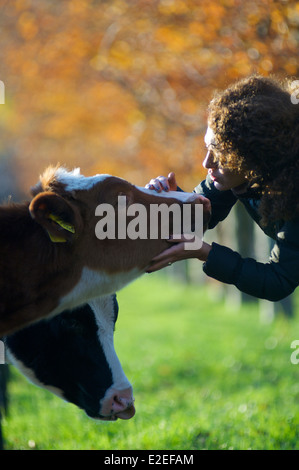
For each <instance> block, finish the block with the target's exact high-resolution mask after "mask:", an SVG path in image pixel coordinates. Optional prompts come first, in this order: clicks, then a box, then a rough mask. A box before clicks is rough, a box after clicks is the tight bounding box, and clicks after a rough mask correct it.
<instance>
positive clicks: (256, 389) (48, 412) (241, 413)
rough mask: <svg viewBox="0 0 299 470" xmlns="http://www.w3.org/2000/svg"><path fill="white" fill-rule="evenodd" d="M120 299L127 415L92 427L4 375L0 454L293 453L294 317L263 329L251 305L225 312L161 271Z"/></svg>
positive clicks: (298, 424) (296, 437) (297, 433)
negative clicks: (129, 398)
mask: <svg viewBox="0 0 299 470" xmlns="http://www.w3.org/2000/svg"><path fill="white" fill-rule="evenodd" d="M118 300H119V304H120V315H119V320H118V322H117V328H116V332H115V345H116V350H117V352H118V355H119V357H120V360H121V362H122V365H123V368H124V370H125V372H126V374H127V376H128V378H129V380H130V381H131V382H132V384H133V387H134V395H135V400H136V402H135V404H136V415H135V417H134V418H133V419H131V420H129V421H122V420H118V421H116V422H103V421H97V422H96V421H93V420H91V419H89V418H88V417H87V416H86V415H85V413H84V412H83V411H81V410H79V409H77V408H76V407H75V406H73V405H70V404H68V403H65V402H63V401H62V400H61V399H59V398H57V397H55V396H54V395H51V394H50V393H49V392H46V391H44V390H41V389H38V388H37V387H35V386H33V385H31V384H29V383H28V382H27V381H26V380H25V379H24V378H23V377H22V376H21V375H20V374H19V373H17V372H16V371H15V370H13V369H12V379H11V382H10V388H9V390H10V412H9V415H8V416H7V417H6V418H5V419H4V421H3V428H4V434H5V437H6V448H7V449H105V450H116V449H119V450H124V449H126V450H129V449H130V450H133V449H150V450H160V449H166V450H170V449H172V450H174V449H180V450H183V449H189V450H194V449H268V450H270V449H299V364H298V365H295V364H292V363H291V361H290V356H291V353H292V352H293V350H292V349H291V348H290V344H291V343H292V341H293V340H296V339H298V340H299V318H298V315H297V318H295V319H293V320H286V319H285V318H283V317H282V316H281V317H278V318H277V319H276V320H275V321H274V322H273V323H272V324H270V325H269V324H268V325H265V324H261V322H260V320H259V312H258V307H257V304H248V305H246V306H244V307H242V308H241V309H240V310H238V311H236V310H232V309H230V308H229V307H228V305H227V303H226V304H224V303H221V302H219V301H217V300H215V299H212V298H211V290H210V291H209V292H207V289H206V288H204V287H200V286H194V285H193V286H191V285H187V286H186V285H181V284H179V283H175V282H174V281H170V280H167V278H165V277H164V276H162V275H161V274H160V273H158V274H155V275H146V276H144V277H143V278H142V279H140V280H138V281H136V282H134V283H133V284H132V285H130V286H129V287H127V288H125V289H124V290H123V291H121V292H119V294H118ZM298 357H299V355H298Z"/></svg>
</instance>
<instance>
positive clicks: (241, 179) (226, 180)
mask: <svg viewBox="0 0 299 470" xmlns="http://www.w3.org/2000/svg"><path fill="white" fill-rule="evenodd" d="M205 144H206V147H207V149H208V153H207V155H206V158H205V159H204V161H203V166H204V167H205V168H206V169H207V170H208V174H209V175H210V177H211V179H212V180H213V181H214V185H215V188H216V189H218V190H219V191H226V190H228V189H235V190H236V191H238V189H243V187H245V185H246V183H247V180H246V178H245V176H244V175H242V174H241V173H237V172H235V171H232V170H229V169H226V168H225V166H222V165H221V164H220V163H219V152H217V146H216V142H215V135H214V132H213V131H212V129H211V128H210V127H208V129H207V132H206V135H205Z"/></svg>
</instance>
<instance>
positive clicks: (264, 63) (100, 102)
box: [0, 0, 299, 190]
mask: <svg viewBox="0 0 299 470" xmlns="http://www.w3.org/2000/svg"><path fill="white" fill-rule="evenodd" d="M0 28H1V31H2V33H1V39H2V41H1V49H0V63H1V72H0V79H1V80H2V81H3V82H4V83H5V87H6V88H5V90H6V103H5V105H2V106H1V107H0V129H1V144H0V151H1V155H2V156H3V155H7V154H9V155H11V156H12V157H11V158H13V161H14V166H15V168H16V169H18V173H19V174H21V178H20V180H21V185H22V186H23V188H28V186H29V185H31V184H33V183H34V182H35V180H36V177H37V174H38V173H39V172H41V171H42V169H43V168H44V167H45V166H46V165H48V164H50V163H57V162H58V161H59V162H60V163H63V164H66V165H67V166H69V167H74V166H80V167H81V168H82V171H83V172H84V173H85V174H92V173H112V174H117V175H119V176H122V177H124V178H127V179H129V180H131V181H132V182H135V183H136V184H140V185H142V184H145V183H146V182H147V181H148V180H149V179H150V178H151V177H153V176H156V175H158V174H167V173H168V172H169V171H170V170H174V171H176V173H177V178H178V181H179V183H180V185H181V186H182V187H184V188H186V189H189V190H190V189H192V187H194V186H195V185H196V184H197V182H198V180H199V179H200V178H202V177H203V176H204V171H203V169H202V166H201V162H202V160H203V157H204V153H205V149H204V144H203V135H204V132H205V127H206V108H207V105H208V102H209V100H210V99H211V97H212V94H213V90H214V89H215V88H223V87H226V86H227V85H228V84H229V83H231V81H233V80H236V79H239V78H240V77H243V76H246V75H248V74H250V73H252V72H259V73H262V74H263V75H268V74H271V73H275V74H280V75H294V76H296V75H297V76H298V70H299V56H298V46H299V7H298V3H297V2H296V1H292V0H290V1H286V0H249V1H247V2H242V1H241V0H220V1H219V0H211V1H209V2H206V1H204V0H130V1H128V2H123V1H121V0H72V1H70V2H53V1H52V0H39V1H38V2H35V1H33V0H16V1H14V2H9V1H5V0H0Z"/></svg>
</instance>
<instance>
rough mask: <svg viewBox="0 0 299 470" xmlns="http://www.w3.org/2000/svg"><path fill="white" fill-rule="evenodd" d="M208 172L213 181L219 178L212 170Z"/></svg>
mask: <svg viewBox="0 0 299 470" xmlns="http://www.w3.org/2000/svg"><path fill="white" fill-rule="evenodd" d="M208 173H209V175H210V177H211V179H212V180H213V181H216V180H217V178H216V176H215V175H213V172H212V171H211V170H209V171H208Z"/></svg>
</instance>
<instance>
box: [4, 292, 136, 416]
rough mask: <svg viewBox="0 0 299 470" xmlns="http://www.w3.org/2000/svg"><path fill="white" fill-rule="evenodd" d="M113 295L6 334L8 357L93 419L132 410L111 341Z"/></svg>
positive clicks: (114, 311)
mask: <svg viewBox="0 0 299 470" xmlns="http://www.w3.org/2000/svg"><path fill="white" fill-rule="evenodd" d="M117 316H118V303H117V300H116V295H115V294H112V295H108V296H103V297H99V298H98V299H95V300H94V301H92V302H90V304H85V305H83V306H80V307H77V308H75V309H74V310H72V311H64V312H62V313H61V314H59V315H56V316H55V317H53V318H49V319H45V320H40V321H38V322H37V323H34V324H32V325H30V326H28V327H26V328H23V329H22V330H19V331H17V332H16V333H13V334H12V335H9V336H7V337H6V338H5V348H6V358H7V360H8V361H9V362H10V363H11V364H12V365H14V366H15V367H16V368H17V369H19V371H20V372H21V373H22V374H23V375H24V376H25V377H26V378H27V379H28V380H29V381H30V382H32V383H33V384H35V385H37V386H39V387H42V388H44V389H46V390H48V391H50V392H52V393H54V394H55V395H57V396H59V397H60V398H62V399H64V400H66V401H68V402H71V403H73V404H74V405H76V406H78V407H79V408H81V409H83V410H84V411H85V412H86V414H87V415H88V416H89V417H91V418H93V419H100V420H105V421H108V420H109V421H115V420H116V419H117V418H120V419H129V418H132V417H133V416H134V414H135V408H134V399H133V391H132V386H131V384H130V382H129V380H128V379H127V377H126V375H125V373H124V371H123V369H122V367H121V364H120V362H119V360H118V357H117V355H116V352H115V349H114V344H113V333H114V327H115V323H116V320H117Z"/></svg>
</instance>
